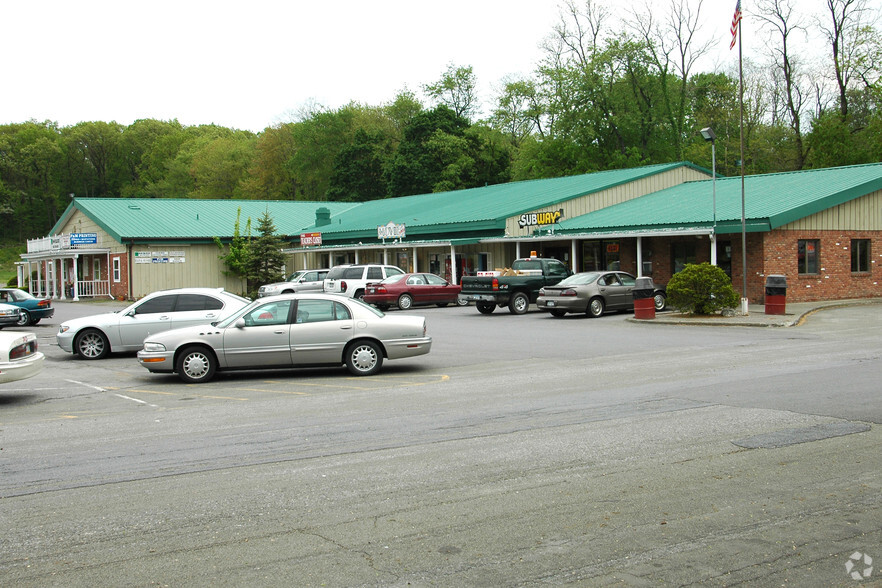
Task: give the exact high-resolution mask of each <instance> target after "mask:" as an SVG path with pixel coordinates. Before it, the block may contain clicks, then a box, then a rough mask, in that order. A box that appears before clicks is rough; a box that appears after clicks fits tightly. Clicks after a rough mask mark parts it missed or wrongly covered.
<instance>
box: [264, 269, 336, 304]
mask: <svg viewBox="0 0 882 588" xmlns="http://www.w3.org/2000/svg"><path fill="white" fill-rule="evenodd" d="M329 271H330V270H328V269H317V270H297V271H296V272H294V273H293V274H291V275H290V276H288V280H287V281H285V282H276V283H275V284H266V285H265V286H261V287H260V289H259V290H258V291H257V297H258V298H263V297H264V296H275V295H277V294H293V293H294V292H321V291H322V289H323V288H324V286H325V276H326V275H328V272H329Z"/></svg>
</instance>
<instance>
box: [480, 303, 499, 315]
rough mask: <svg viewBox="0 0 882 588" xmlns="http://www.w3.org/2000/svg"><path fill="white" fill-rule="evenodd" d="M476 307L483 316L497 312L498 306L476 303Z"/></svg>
mask: <svg viewBox="0 0 882 588" xmlns="http://www.w3.org/2000/svg"><path fill="white" fill-rule="evenodd" d="M475 306H476V307H477V309H478V312H480V313H481V314H490V313H491V312H493V311H494V310H496V305H495V304H493V303H492V302H476V303H475Z"/></svg>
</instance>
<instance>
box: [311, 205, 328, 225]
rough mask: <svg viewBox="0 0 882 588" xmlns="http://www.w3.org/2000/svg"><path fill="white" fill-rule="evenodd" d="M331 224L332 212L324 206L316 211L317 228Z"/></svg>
mask: <svg viewBox="0 0 882 588" xmlns="http://www.w3.org/2000/svg"><path fill="white" fill-rule="evenodd" d="M329 224H331V210H330V209H329V208H325V207H324V206H322V207H321V208H318V209H316V211H315V226H317V227H323V226H325V225H329Z"/></svg>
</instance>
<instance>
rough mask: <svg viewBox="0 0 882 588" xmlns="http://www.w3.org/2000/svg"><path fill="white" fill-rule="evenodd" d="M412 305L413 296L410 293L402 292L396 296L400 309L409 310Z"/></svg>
mask: <svg viewBox="0 0 882 588" xmlns="http://www.w3.org/2000/svg"><path fill="white" fill-rule="evenodd" d="M412 306H413V297H412V296H411V295H410V294H402V295H401V296H399V297H398V308H400V309H401V310H410V308H411V307H412Z"/></svg>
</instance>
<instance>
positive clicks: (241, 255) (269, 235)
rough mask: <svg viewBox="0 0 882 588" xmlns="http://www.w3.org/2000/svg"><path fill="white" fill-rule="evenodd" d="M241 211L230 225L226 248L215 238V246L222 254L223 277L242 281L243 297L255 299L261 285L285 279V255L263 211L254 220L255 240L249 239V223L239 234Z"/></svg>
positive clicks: (274, 227)
mask: <svg viewBox="0 0 882 588" xmlns="http://www.w3.org/2000/svg"><path fill="white" fill-rule="evenodd" d="M241 217H242V209H241V208H240V209H239V210H238V212H237V213H236V223H235V224H234V225H233V238H232V240H231V241H230V244H229V248H227V247H225V246H224V244H223V242H222V241H221V240H220V239H219V238H218V237H215V238H214V242H215V244H216V245H217V246H218V248H219V249H220V250H221V251H226V253H222V254H221V255H220V256H219V257H220V259H222V260H223V261H224V264H225V265H226V266H227V268H228V269H227V270H225V271H224V274H225V275H228V276H235V277H237V278H240V279H242V280H245V284H246V286H245V289H246V291H247V292H246V296H249V297H251V298H256V297H257V289H258V288H259V287H260V286H261V285H262V284H270V283H272V282H278V281H281V280H282V278H283V277H284V270H285V255H284V254H283V253H282V247H283V245H284V243H283V242H282V239H281V237H279V236H278V235H276V234H275V233H276V226H275V224H274V223H273V220H272V217H271V216H270V214H269V211H264V213H263V214H262V215H260V218H259V219H257V232H258V236H257V237H252V236H251V219H250V218H249V219H248V220H247V221H246V223H245V234H244V235H243V234H242V231H241V220H242V219H241Z"/></svg>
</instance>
